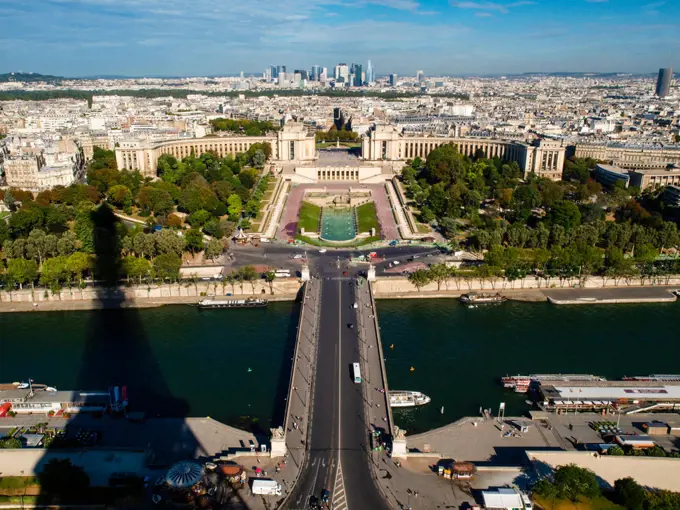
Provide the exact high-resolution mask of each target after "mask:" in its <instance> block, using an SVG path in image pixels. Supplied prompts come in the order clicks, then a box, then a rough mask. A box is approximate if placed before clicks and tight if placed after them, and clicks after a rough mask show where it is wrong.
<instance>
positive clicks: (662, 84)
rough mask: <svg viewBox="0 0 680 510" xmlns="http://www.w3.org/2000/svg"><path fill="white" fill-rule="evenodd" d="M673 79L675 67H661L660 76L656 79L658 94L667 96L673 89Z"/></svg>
mask: <svg viewBox="0 0 680 510" xmlns="http://www.w3.org/2000/svg"><path fill="white" fill-rule="evenodd" d="M672 79H673V68H672V67H666V68H663V69H659V77H658V78H657V79H656V95H657V96H659V97H666V96H667V95H668V94H669V92H670V90H671V80H672Z"/></svg>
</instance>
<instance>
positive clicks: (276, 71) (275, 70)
mask: <svg viewBox="0 0 680 510" xmlns="http://www.w3.org/2000/svg"><path fill="white" fill-rule="evenodd" d="M269 68H270V69H271V76H272V80H273V79H274V78H278V77H279V68H278V67H276V66H275V65H274V64H272V65H270V66H269Z"/></svg>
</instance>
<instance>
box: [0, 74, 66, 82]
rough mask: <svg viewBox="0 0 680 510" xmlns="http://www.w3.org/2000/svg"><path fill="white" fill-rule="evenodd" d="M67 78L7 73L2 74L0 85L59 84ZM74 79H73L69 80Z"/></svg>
mask: <svg viewBox="0 0 680 510" xmlns="http://www.w3.org/2000/svg"><path fill="white" fill-rule="evenodd" d="M66 79H67V78H64V77H63V76H51V75H48V74H38V73H5V74H0V83H6V82H10V81H20V82H24V83H35V82H46V83H59V82H62V81H64V80H66ZM69 79H72V78H69Z"/></svg>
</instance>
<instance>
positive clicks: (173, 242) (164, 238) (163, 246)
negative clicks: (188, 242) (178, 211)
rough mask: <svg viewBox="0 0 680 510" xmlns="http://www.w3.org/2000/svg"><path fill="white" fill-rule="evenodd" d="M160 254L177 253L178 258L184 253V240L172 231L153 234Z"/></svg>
mask: <svg viewBox="0 0 680 510" xmlns="http://www.w3.org/2000/svg"><path fill="white" fill-rule="evenodd" d="M153 236H154V239H155V242H156V251H157V252H158V254H163V253H175V254H176V255H177V256H178V257H181V256H182V253H183V252H184V239H182V237H180V236H179V235H178V233H177V232H175V231H172V230H161V231H160V232H155V233H154V234H153Z"/></svg>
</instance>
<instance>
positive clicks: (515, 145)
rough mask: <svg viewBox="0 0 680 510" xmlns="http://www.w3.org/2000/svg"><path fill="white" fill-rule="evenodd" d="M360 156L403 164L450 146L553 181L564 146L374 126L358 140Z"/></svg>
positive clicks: (560, 165) (557, 175) (559, 172)
mask: <svg viewBox="0 0 680 510" xmlns="http://www.w3.org/2000/svg"><path fill="white" fill-rule="evenodd" d="M361 142H362V143H361V148H362V155H363V158H364V160H367V161H385V160H387V161H405V160H408V159H414V158H416V157H419V158H421V159H425V158H427V155H428V154H429V153H430V152H432V151H433V150H434V149H436V148H437V147H439V146H440V145H445V144H449V143H453V144H455V145H456V146H457V147H458V150H459V151H460V152H461V153H462V154H465V155H466V156H469V157H472V156H474V155H475V154H476V152H477V151H479V150H481V151H482V152H484V154H485V155H486V157H488V158H494V157H498V158H500V159H502V160H504V161H515V162H516V163H517V164H518V165H519V167H520V169H521V170H522V172H523V173H524V176H525V177H526V176H528V175H529V174H531V173H534V174H536V175H539V176H541V177H546V178H548V179H552V180H555V181H557V180H560V179H561V178H562V168H563V166H564V157H565V147H564V145H563V143H562V142H560V141H553V140H539V141H537V142H535V143H534V144H527V143H523V142H518V141H514V140H502V139H496V138H460V137H448V136H405V135H404V134H402V133H400V132H399V131H398V130H397V129H395V128H394V127H392V126H380V125H378V126H373V127H372V128H371V129H370V130H369V131H368V132H367V133H366V135H365V136H364V137H363V138H362V141H361Z"/></svg>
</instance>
